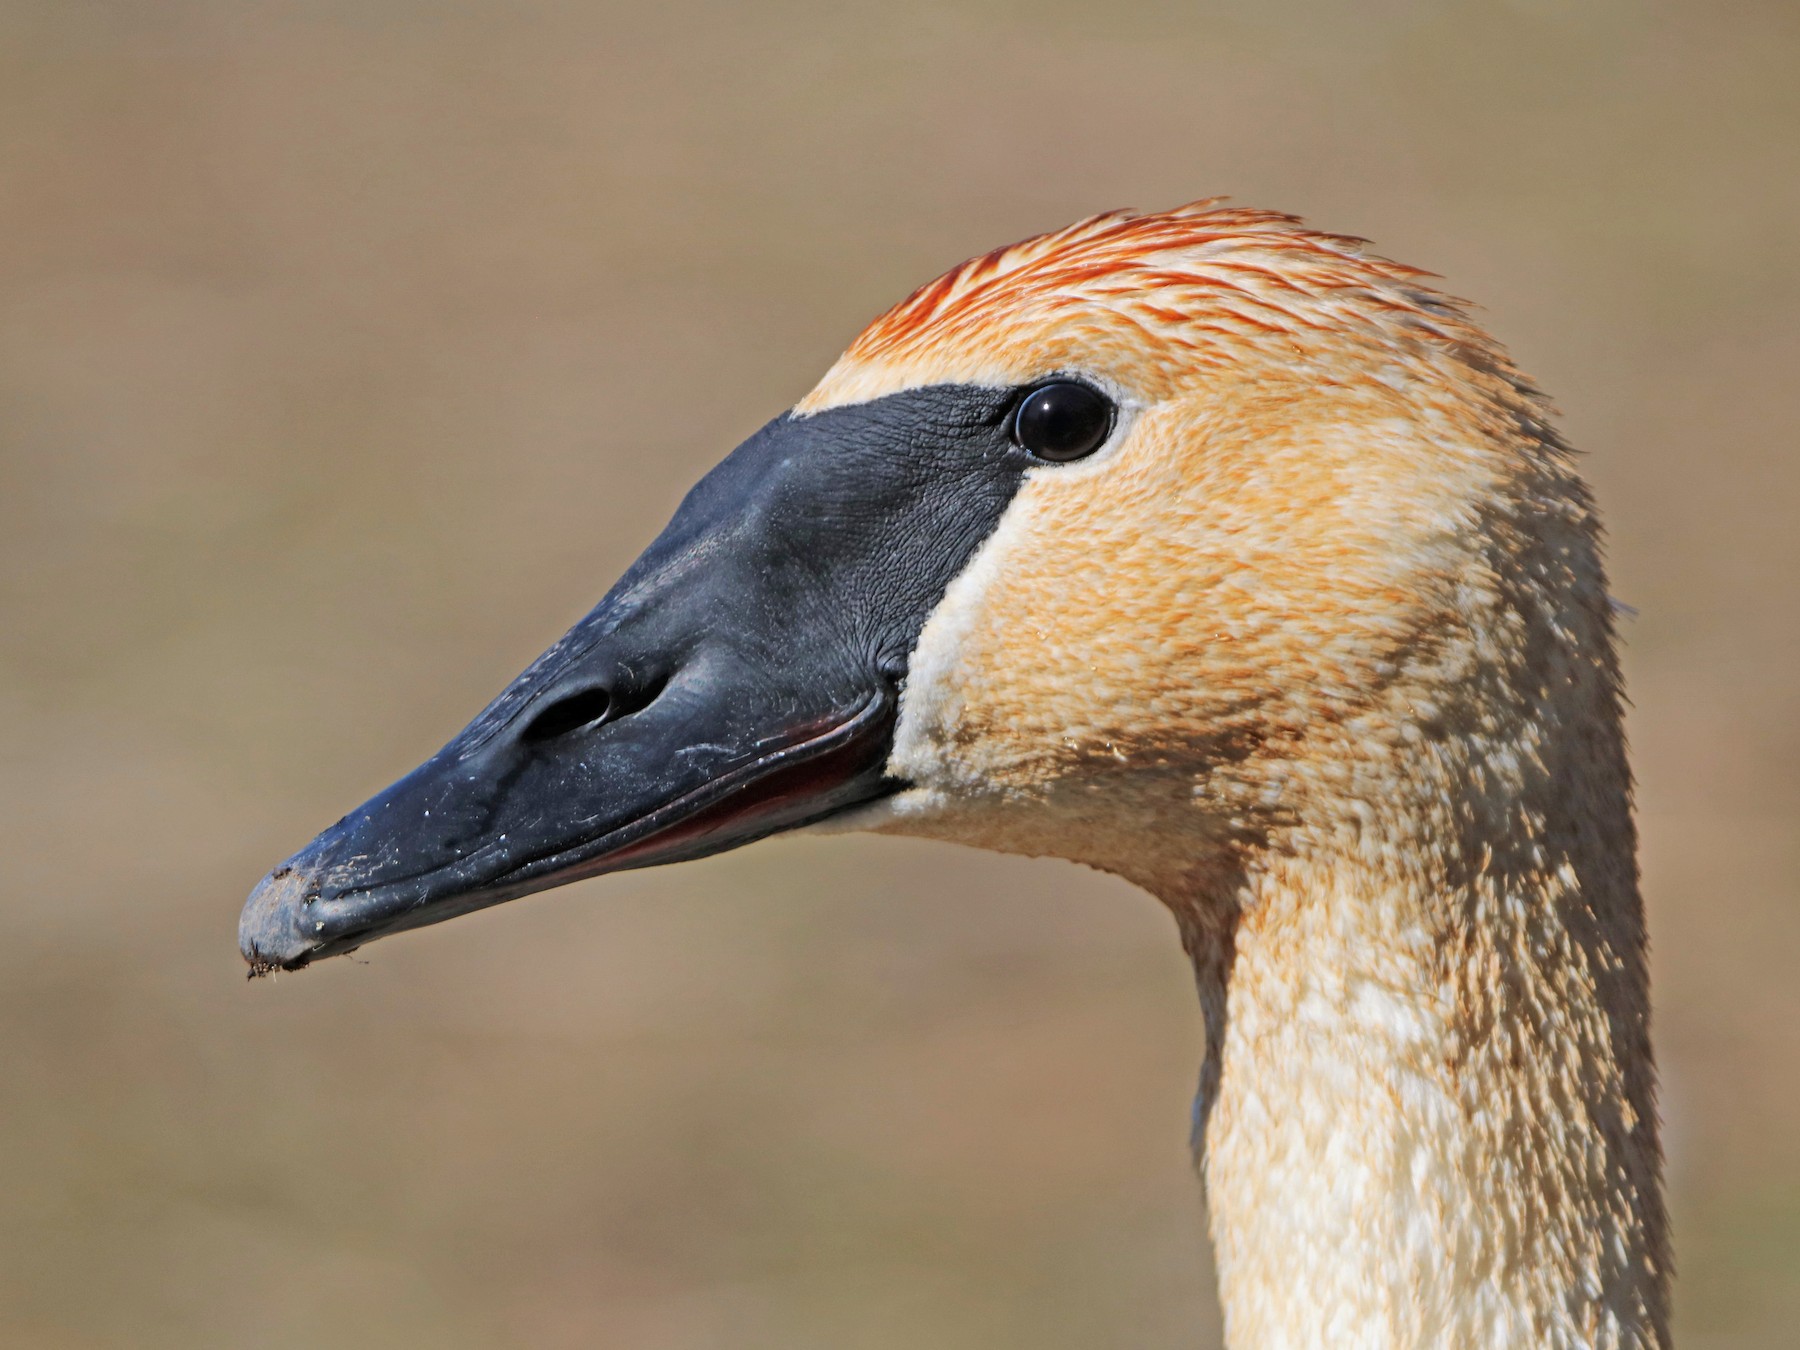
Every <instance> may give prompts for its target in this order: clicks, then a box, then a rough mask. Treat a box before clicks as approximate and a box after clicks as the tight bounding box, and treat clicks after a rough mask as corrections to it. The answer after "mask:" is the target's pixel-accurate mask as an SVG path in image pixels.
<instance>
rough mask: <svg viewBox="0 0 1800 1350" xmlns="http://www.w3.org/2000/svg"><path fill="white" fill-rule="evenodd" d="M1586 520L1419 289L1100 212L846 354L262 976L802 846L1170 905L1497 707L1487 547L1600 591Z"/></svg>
mask: <svg viewBox="0 0 1800 1350" xmlns="http://www.w3.org/2000/svg"><path fill="white" fill-rule="evenodd" d="M1584 512H1585V501H1584V499H1583V498H1582V496H1581V494H1580V491H1579V488H1578V487H1577V486H1575V485H1574V484H1573V479H1572V477H1570V476H1569V475H1568V473H1567V471H1566V469H1565V468H1564V467H1563V466H1562V464H1561V458H1560V452H1559V451H1558V449H1557V445H1556V442H1555V441H1554V438H1553V436H1552V435H1551V433H1550V432H1549V431H1548V430H1547V428H1545V427H1544V426H1543V424H1542V422H1541V409H1540V408H1539V406H1538V403H1537V400H1536V396H1535V395H1534V394H1533V392H1532V391H1531V390H1530V389H1529V388H1528V387H1527V386H1525V385H1524V383H1523V382H1522V380H1521V379H1520V378H1519V377H1518V376H1517V374H1516V372H1514V371H1513V370H1512V368H1511V367H1510V365H1509V364H1508V363H1507V361H1506V359H1505V357H1504V356H1503V355H1502V354H1500V353H1499V352H1498V350H1497V349H1496V348H1495V347H1494V346H1493V345H1492V344H1491V343H1490V342H1489V341H1488V340H1487V339H1486V338H1485V337H1484V336H1483V335H1482V334H1481V333H1480V332H1479V330H1478V329H1476V328H1475V327H1474V326H1473V325H1472V324H1470V323H1469V321H1468V320H1467V319H1466V318H1465V317H1464V315H1463V313H1462V311H1461V309H1460V308H1459V307H1458V306H1457V305H1456V304H1455V302H1453V301H1450V300H1447V299H1445V298H1444V297H1442V296H1441V295H1439V294H1437V293H1436V292H1434V291H1432V290H1431V289H1430V288H1429V287H1428V286H1427V285H1426V284H1425V282H1424V279H1423V275H1422V274H1420V273H1418V272H1416V271H1413V270H1412V269H1409V268H1405V267H1402V266H1400V265H1397V264H1394V263H1390V262H1387V261H1385V260H1382V259H1379V258H1375V257H1372V256H1370V255H1368V254H1365V253H1364V252H1363V251H1362V249H1361V247H1360V243H1359V241H1355V240H1349V239H1344V238H1341V237H1337V236H1330V235H1324V234H1320V233H1316V232H1313V231H1310V230H1307V229H1305V228H1304V227H1302V226H1301V225H1300V224H1299V222H1297V221H1295V220H1294V219H1292V218H1290V217H1286V216H1280V215H1276V214H1273V213H1267V212H1257V211H1246V210H1234V209H1226V208H1221V207H1219V206H1217V205H1216V204H1215V203H1211V202H1200V203H1195V204H1193V205H1190V206H1186V207H1182V208H1178V209H1176V210H1172V211H1166V212H1161V213H1154V214H1147V215H1135V214H1130V213H1124V212H1119V213H1113V214H1110V215H1104V216H1098V217H1095V218H1092V219H1089V220H1086V221H1082V222H1080V223H1078V224H1076V225H1073V226H1071V227H1069V228H1067V229H1065V230H1062V231H1059V232H1056V233H1053V234H1049V235H1044V236H1040V237H1038V238H1035V239H1031V240H1027V241H1025V242H1024V243H1021V244H1017V245H1014V246H1011V247H1009V248H1004V249H999V250H996V251H995V252H993V253H990V254H987V255H985V256H982V257H979V258H975V259H973V260H971V261H969V262H967V263H964V264H962V265H961V266H959V267H957V268H955V269H953V270H952V271H951V272H949V273H948V274H946V275H945V276H943V277H941V278H939V279H938V280H936V281H934V282H932V283H931V284H930V285H927V286H925V287H923V288H921V289H920V290H919V291H917V292H915V293H914V294H913V295H912V296H910V297H908V298H907V299H906V300H904V301H902V302H901V303H900V304H899V305H897V306H895V307H894V308H893V309H892V310H890V311H889V312H888V313H887V314H885V315H883V316H882V317H881V318H880V319H878V320H877V321H876V322H875V323H874V324H872V325H871V326H870V327H869V328H868V329H867V330H865V331H864V332H863V333H862V334H861V336H859V337H858V338H857V339H856V341H855V342H854V343H853V344H852V345H851V347H850V348H849V350H848V351H846V352H845V354H844V355H843V357H842V358H840V359H839V361H838V362H837V363H836V364H835V365H834V366H833V367H832V369H831V370H830V371H829V372H828V373H827V374H826V376H825V378H824V379H823V380H822V381H821V382H820V384H819V385H818V386H817V387H816V388H815V389H814V390H813V391H812V392H811V393H810V394H808V395H807V397H806V398H805V399H803V400H802V401H801V402H800V403H799V404H798V405H797V406H796V407H795V408H794V409H792V410H791V411H790V412H788V413H786V414H784V415H782V416H781V417H778V418H776V419H775V420H774V421H773V422H771V423H770V424H769V425H768V426H766V427H764V428H763V429H762V430H761V431H760V432H758V433H757V434H756V435H755V436H753V437H752V438H751V439H750V440H749V441H747V442H746V443H745V444H744V445H743V446H741V447H739V448H738V449H737V450H736V451H734V452H733V453H732V454H731V455H730V456H728V457H727V458H726V459H725V460H724V461H723V463H721V464H720V465H719V466H718V467H717V468H716V469H714V470H713V471H712V472H711V473H710V474H708V475H707V477H706V478H705V479H703V480H702V481H701V483H700V484H699V485H698V486H697V487H696V488H695V489H694V490H693V492H692V493H690V494H689V496H688V497H687V499H686V500H685V501H684V502H683V503H682V505H681V507H680V509H679V510H678V512H677V513H676V515H675V517H674V519H673V520H672V521H671V523H670V524H669V526H668V528H667V529H666V530H665V531H664V532H663V534H662V535H661V536H660V537H659V538H658V539H657V540H656V541H655V542H654V543H653V544H652V545H651V546H650V547H649V549H648V550H647V551H646V552H645V553H644V555H643V556H642V557H641V558H639V559H638V561H637V562H636V563H634V564H633V565H632V567H631V568H630V569H629V570H628V571H627V572H626V573H625V575H624V577H623V578H621V579H620V581H619V582H618V583H617V584H616V585H615V586H614V587H613V589H612V590H611V591H610V592H609V593H608V594H607V595H606V597H605V598H604V599H603V600H602V601H601V602H600V604H599V605H598V606H597V607H596V608H595V610H594V611H593V612H592V613H591V614H590V615H589V616H588V617H587V618H586V619H584V620H583V621H582V622H581V623H580V624H578V625H577V626H576V627H575V628H574V629H573V630H571V631H570V632H569V633H568V634H567V635H566V636H565V637H563V638H562V639H561V640H560V641H559V642H557V643H556V644H555V645H554V646H553V647H551V648H550V650H549V651H548V652H546V653H545V655H544V656H543V657H541V658H540V659H539V660H538V661H537V662H536V663H534V664H533V665H532V666H531V667H530V668H529V669H527V670H526V671H525V672H524V673H523V674H522V675H521V676H520V677H519V678H518V679H517V680H516V681H514V683H513V684H512V685H511V686H510V687H508V688H507V689H506V690H505V691H504V692H503V693H502V694H501V695H500V696H499V697H498V698H497V699H496V700H495V701H494V703H493V704H492V705H490V706H489V707H488V709H487V710H486V711H484V712H483V713H481V715H480V716H478V717H477V718H476V719H475V721H474V722H473V723H471V724H470V726H469V727H468V728H466V729H465V730H464V731H463V732H462V733H461V734H460V735H458V736H457V737H456V738H455V739H454V740H452V741H451V742H450V743H449V744H448V745H447V746H445V747H444V749H443V750H441V751H440V752H439V753H438V754H437V755H435V756H433V757H432V758H431V759H430V760H428V761H427V762H426V763H425V764H423V765H422V766H421V767H420V768H418V769H416V770H415V771H414V772H413V773H412V774H410V775H408V776H407V777H406V778H403V779H401V780H400V781H399V782H398V783H396V784H395V785H394V786H393V787H391V788H389V789H388V790H386V791H385V792H383V793H381V794H378V795H377V796H376V797H375V798H373V799H372V800H371V801H369V802H368V803H366V804H365V805H363V806H362V807H360V808H358V809H357V810H356V811H354V812H352V813H351V814H350V815H349V816H346V817H345V818H344V819H343V820H342V821H340V822H338V824H336V825H334V826H332V827H331V828H330V829H328V830H326V831H325V832H323V833H322V834H321V835H319V837H318V838H317V839H315V840H314V841H313V842H312V843H311V844H309V845H308V846H307V847H306V848H304V849H302V850H301V851H300V852H299V853H297V854H296V855H294V857H292V858H290V859H289V860H288V861H287V862H286V863H284V864H282V865H281V866H280V867H278V868H276V869H275V870H274V871H273V872H271V873H270V875H269V876H268V877H267V878H265V880H264V881H263V883H262V884H261V885H260V886H259V887H258V888H257V889H256V891H255V892H254V893H253V894H252V896H251V898H250V901H249V903H248V904H247V906H246V908H245V912H244V917H243V921H242V925H241V929H240V937H241V945H242V948H243V952H244V955H245V958H246V959H247V960H248V961H249V962H250V963H251V965H252V968H253V970H264V969H271V968H277V967H281V968H292V967H295V966H300V965H304V964H306V963H307V962H309V961H311V960H314V959H317V958H319V957H322V956H327V955H332V954H335V953H338V952H342V951H347V950H350V949H352V948H354V947H356V946H358V945H361V944H362V943H365V942H368V941H370V940H373V939H374V938H378V937H381V936H385V935H387V934H389V933H393V932H397V931H400V930H403V929H407V928H413V927H419V926H422V925H424V924H429V923H434V922H437V921H439V920H442V919H445V918H450V917H453V916H455V915H457V914H461V913H465V912H468V911H470V910H473V909H478V908H482V907H485V906H488V905H492V904H495V903H498V902H500V901H503V900H507V899H510V898H513V897H515V896H518V895H523V894H526V893H528V892H531V891H535V890H541V889H544V888H546V887H549V886H554V885H558V884H561V883H562V882H565V881H569V880H573V879H576V878H579V877H586V876H592V875H595V874H598V873H601V872H607V871H614V870H619V869H622V868H628V867H642V866H649V865H654V864H659V863H664V862H673V861H679V860H682V859H686V858H694V857H699V856H703V855H705V854H709V853H713V852H718V851H720V850H723V849H727V848H732V847H735V846H737V845H740V844H743V843H747V842H749V841H751V840H754V839H758V838H762V837H764V836H767V835H769V834H773V833H776V832H779V831H783V830H789V829H794V828H799V827H803V826H814V825H818V826H827V827H847V828H866V829H878V830H885V831H896V832H904V833H914V834H922V835H931V836H937V837H943V838H949V839H956V840H960V841H962V842H966V843H970V844H975V845H978V846H982V847H988V848H994V849H999V850H1003V851H1012V852H1024V853H1034V854H1053V855H1058V856H1063V857H1069V858H1073V859H1075V860H1077V861H1082V862H1086V863H1089V864H1091V865H1094V866H1098V867H1102V868H1106V869H1108V870H1111V871H1115V872H1118V873H1121V874H1123V875H1125V876H1127V877H1130V878H1132V879H1134V880H1138V881H1140V882H1142V883H1144V884H1146V885H1150V886H1151V887H1152V889H1157V888H1158V884H1159V883H1160V882H1162V881H1164V880H1166V876H1165V874H1166V873H1167V871H1168V870H1169V869H1170V868H1177V867H1178V868H1181V869H1186V870H1188V871H1192V870H1194V869H1196V868H1198V869H1201V870H1205V869H1206V868H1208V867H1214V866H1233V865H1236V864H1235V861H1234V860H1237V859H1241V857H1242V856H1243V855H1244V854H1245V853H1246V851H1247V850H1251V849H1254V848H1255V847H1256V846H1258V844H1259V843H1264V842H1266V841H1267V840H1268V839H1269V838H1270V837H1271V836H1272V835H1274V834H1278V833H1281V832H1284V831H1293V830H1296V829H1331V828H1336V826H1335V824H1334V823H1333V818H1332V816H1331V811H1330V810H1329V809H1327V806H1326V803H1337V804H1338V805H1339V806H1340V807H1343V808H1344V809H1346V810H1351V811H1352V812H1354V810H1355V809H1356V808H1355V803H1356V802H1358V801H1360V800H1366V799H1367V797H1368V795H1369V794H1370V793H1371V792H1379V791H1381V790H1382V789H1381V788H1380V787H1379V784H1380V783H1381V782H1383V781H1385V780H1383V779H1382V778H1381V777H1380V771H1381V769H1382V766H1383V765H1385V766H1386V771H1387V772H1388V774H1389V777H1390V778H1391V776H1392V775H1391V770H1392V762H1393V760H1394V757H1395V756H1397V755H1400V754H1401V753H1402V752H1403V751H1404V749H1405V747H1406V745H1407V744H1408V743H1409V742H1416V741H1418V740H1419V739H1420V738H1421V737H1424V738H1430V737H1431V736H1432V735H1434V734H1436V733H1435V732H1434V731H1433V728H1434V727H1437V728H1441V727H1442V726H1443V725H1445V724H1446V723H1453V722H1455V721H1456V720H1457V719H1458V718H1467V719H1472V721H1474V722H1478V721H1479V719H1480V718H1481V717H1482V716H1484V715H1485V714H1484V713H1483V711H1482V709H1481V708H1478V707H1474V706H1472V705H1471V704H1470V703H1469V701H1468V699H1467V698H1466V697H1464V694H1465V693H1466V691H1467V689H1468V688H1470V687H1471V685H1472V683H1479V680H1480V676H1481V672H1482V671H1483V670H1485V669H1488V668H1490V667H1492V666H1494V665H1496V664H1498V665H1500V666H1504V665H1506V664H1507V663H1508V662H1509V661H1511V660H1513V655H1512V654H1511V652H1510V649H1508V647H1507V642H1508V634H1507V632H1506V623H1505V621H1504V614H1505V613H1510V612H1511V611H1512V610H1515V609H1517V605H1516V604H1514V603H1513V602H1512V601H1510V600H1508V598H1507V596H1508V585H1509V582H1508V579H1507V576H1506V575H1505V573H1506V572H1507V569H1508V568H1509V567H1510V566H1512V564H1510V563H1508V562H1507V561H1506V560H1507V559H1517V558H1518V557H1519V556H1521V554H1522V553H1524V552H1531V551H1532V550H1533V549H1535V550H1536V551H1535V552H1534V553H1533V554H1532V556H1534V557H1537V558H1538V563H1537V564H1534V565H1540V566H1541V567H1543V568H1549V569H1555V568H1559V567H1560V568H1562V569H1564V570H1565V571H1569V570H1570V569H1574V570H1577V571H1579V570H1580V569H1582V568H1584V567H1588V566H1590V565H1591V550H1588V551H1584V548H1582V547H1573V546H1571V547H1568V548H1561V547H1560V546H1559V545H1558V543H1557V540H1558V539H1561V538H1563V537H1564V536H1568V537H1575V536H1581V535H1582V534H1583V532H1584V531H1585V530H1586V529H1587V528H1588V527H1587V526H1586V524H1585V514H1584ZM1571 531H1573V532H1574V533H1573V534H1572V535H1571V534H1570V532H1571ZM1583 537H1585V536H1583ZM1521 540H1524V541H1525V544H1521V543H1520V541H1521ZM1527 544H1528V545H1529V546H1530V547H1529V548H1527V547H1526V545H1527ZM1564 589H1568V588H1564ZM1576 589H1579V588H1578V587H1577V588H1576ZM1509 606H1510V608H1509ZM1484 607H1485V608H1484ZM1477 611H1481V613H1483V614H1487V615H1489V616H1490V617H1492V615H1495V614H1498V615H1501V618H1500V619H1499V620H1495V621H1494V622H1487V621H1483V622H1482V623H1479V624H1478V623H1476V622H1475V620H1474V619H1473V618H1472V617H1471V616H1472V615H1474V614H1476V612H1477ZM1496 624H1497V626H1498V631H1496ZM1477 630H1479V631H1477ZM1483 643H1487V644H1489V646H1490V647H1493V648H1494V649H1493V650H1483V649H1482V644H1483ZM1496 644H1497V645H1496ZM1521 650H1522V649H1521ZM1532 659H1534V660H1535V659H1537V658H1535V657H1533V658H1532ZM1371 775H1373V776H1371ZM1346 804H1348V805H1346Z"/></svg>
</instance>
